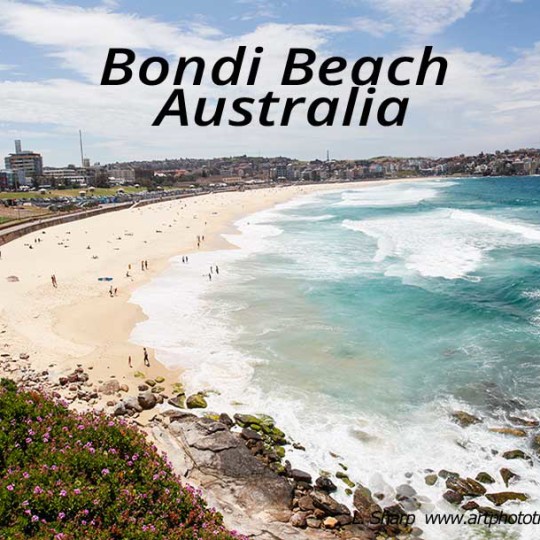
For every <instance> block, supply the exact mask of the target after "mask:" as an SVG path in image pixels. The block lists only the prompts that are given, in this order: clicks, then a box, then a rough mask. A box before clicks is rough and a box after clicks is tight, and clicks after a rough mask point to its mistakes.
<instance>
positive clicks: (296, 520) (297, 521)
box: [289, 512, 308, 529]
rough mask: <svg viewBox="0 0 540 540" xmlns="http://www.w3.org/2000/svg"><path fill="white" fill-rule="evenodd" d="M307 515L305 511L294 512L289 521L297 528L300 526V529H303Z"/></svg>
mask: <svg viewBox="0 0 540 540" xmlns="http://www.w3.org/2000/svg"><path fill="white" fill-rule="evenodd" d="M307 516H308V514H307V512H295V513H294V514H293V515H292V516H291V520H290V522H289V523H290V524H291V525H292V526H293V527H298V528H301V529H305V528H306V527H307V522H306V518H307Z"/></svg>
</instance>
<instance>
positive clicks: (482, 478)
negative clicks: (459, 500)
mask: <svg viewBox="0 0 540 540" xmlns="http://www.w3.org/2000/svg"><path fill="white" fill-rule="evenodd" d="M476 481H477V482H481V483H482V484H494V483H495V478H493V476H491V474H488V473H487V472H483V471H482V472H479V473H478V474H477V475H476Z"/></svg>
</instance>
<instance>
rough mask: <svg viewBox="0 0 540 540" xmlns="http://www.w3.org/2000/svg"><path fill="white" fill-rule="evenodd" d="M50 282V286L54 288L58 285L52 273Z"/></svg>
mask: <svg viewBox="0 0 540 540" xmlns="http://www.w3.org/2000/svg"><path fill="white" fill-rule="evenodd" d="M51 282H52V286H53V287H54V288H55V289H56V288H57V287H58V284H57V283H56V276H55V275H54V274H53V275H52V276H51Z"/></svg>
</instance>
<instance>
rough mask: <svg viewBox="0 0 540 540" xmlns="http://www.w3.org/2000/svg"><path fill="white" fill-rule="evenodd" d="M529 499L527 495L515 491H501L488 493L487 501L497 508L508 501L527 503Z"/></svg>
mask: <svg viewBox="0 0 540 540" xmlns="http://www.w3.org/2000/svg"><path fill="white" fill-rule="evenodd" d="M528 498H529V496H528V495H525V493H517V492H514V491H501V492H500V493H488V494H487V495H486V499H488V500H489V501H490V502H492V503H493V504H494V505H495V506H501V505H502V504H504V503H505V502H508V501H526V500H527V499H528Z"/></svg>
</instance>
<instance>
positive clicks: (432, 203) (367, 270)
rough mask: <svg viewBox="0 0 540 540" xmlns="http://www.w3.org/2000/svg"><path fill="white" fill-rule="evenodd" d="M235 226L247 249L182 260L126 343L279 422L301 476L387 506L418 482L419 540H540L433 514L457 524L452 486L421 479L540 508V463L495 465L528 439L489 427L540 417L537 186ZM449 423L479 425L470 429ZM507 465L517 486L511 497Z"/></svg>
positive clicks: (318, 205) (390, 188) (483, 183)
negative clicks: (461, 417) (468, 483)
mask: <svg viewBox="0 0 540 540" xmlns="http://www.w3.org/2000/svg"><path fill="white" fill-rule="evenodd" d="M236 226H237V229H238V234H230V235H227V236H226V238H227V240H229V241H230V242H231V244H233V245H235V246H236V247H237V249H230V250H221V251H214V252H200V253H196V254H193V255H190V262H189V264H183V263H182V261H181V257H176V258H175V259H173V260H172V261H171V266H170V268H169V269H168V270H167V271H166V272H165V273H164V274H162V275H161V276H160V277H158V278H156V279H154V280H153V281H152V282H151V283H149V284H147V285H145V286H144V287H142V288H141V289H139V290H137V291H136V292H135V293H134V295H133V298H132V302H135V303H137V304H139V305H141V306H142V308H143V310H144V312H145V313H146V314H147V316H148V319H147V320H146V321H144V322H141V323H139V324H138V325H137V327H136V328H135V330H134V331H133V334H132V340H133V341H134V342H136V343H139V344H144V345H146V346H151V347H153V348H155V349H156V354H157V356H158V358H159V360H160V361H161V362H163V363H164V364H167V365H180V366H182V367H183V368H184V369H185V372H184V378H183V380H184V381H185V383H186V387H187V389H188V391H199V390H209V391H211V394H210V397H209V400H208V401H209V410H215V411H219V412H221V411H227V412H229V413H234V412H248V413H267V414H270V415H272V416H273V417H274V418H275V420H276V422H277V425H278V426H280V427H281V428H282V429H283V431H285V432H286V433H287V434H288V435H289V436H290V438H291V439H292V440H294V441H297V442H299V443H301V444H302V445H303V446H304V447H305V448H306V450H305V451H302V450H295V449H293V448H289V449H288V451H287V459H289V460H290V461H291V463H292V464H293V465H294V466H297V467H299V468H302V469H304V470H307V471H309V472H311V473H312V474H313V475H314V476H317V475H318V474H319V473H320V472H321V471H326V472H329V473H331V474H334V473H335V472H336V471H338V470H340V465H339V464H340V463H343V464H346V466H347V467H348V471H347V474H348V475H349V477H350V478H351V480H353V481H354V482H359V483H362V484H363V485H365V486H367V487H369V488H370V489H371V490H372V492H374V493H378V494H380V495H381V496H384V499H383V502H382V504H383V506H384V504H392V503H393V502H394V501H395V493H396V488H398V486H400V485H403V484H410V485H411V486H412V487H413V488H414V489H415V490H416V491H417V493H418V500H419V501H420V503H421V504H420V508H419V509H418V510H417V511H416V513H417V515H418V520H417V522H416V525H417V526H419V527H420V528H422V529H423V530H424V531H425V534H424V536H423V537H424V538H427V539H431V538H432V539H439V538H440V539H457V538H460V539H461V538H524V539H529V538H530V539H533V538H534V539H536V538H538V537H539V534H538V527H534V526H513V527H511V526H501V528H499V529H497V528H493V529H491V530H490V531H487V532H486V530H484V529H482V528H471V527H465V528H463V527H462V526H458V525H455V526H450V525H445V526H441V527H438V526H425V525H424V523H423V515H424V514H426V513H429V512H433V511H437V512H442V513H450V512H453V511H455V510H454V509H453V507H452V506H451V505H450V504H449V503H447V502H446V501H444V500H443V499H442V494H443V493H444V491H446V489H445V488H444V483H443V481H442V480H441V479H440V480H439V481H438V483H437V484H436V485H435V486H428V485H426V483H425V476H426V474H428V473H429V472H430V471H435V472H437V471H439V470H441V469H447V470H451V471H455V472H458V473H459V474H461V475H462V476H463V477H466V476H469V477H472V478H474V477H475V476H476V474H477V473H479V472H481V471H485V472H488V473H489V474H491V475H492V476H493V477H494V478H495V479H496V480H497V482H496V484H494V485H493V486H489V491H490V492H497V491H507V490H508V489H511V490H512V491H519V492H524V493H527V494H528V495H530V496H531V499H530V500H529V501H528V502H526V503H520V504H512V503H507V504H506V505H505V506H504V510H505V511H506V512H519V511H523V512H533V511H535V510H536V511H540V505H539V502H538V500H539V497H540V485H539V480H540V476H539V475H538V469H537V468H538V465H539V463H538V461H537V460H536V461H535V465H534V466H533V465H531V464H530V463H529V462H527V461H524V460H512V461H508V460H506V459H504V458H503V457H502V453H503V452H505V451H507V450H513V449H522V450H524V451H525V452H527V453H528V454H531V455H532V454H533V451H532V450H531V447H530V437H525V438H516V437H512V436H505V435H501V434H499V433H493V432H490V431H489V429H488V428H490V427H503V426H508V425H510V424H509V420H508V418H509V417H510V416H519V417H524V418H531V417H532V418H540V407H539V397H540V396H539V382H540V178H539V177H512V178H505V177H499V178H468V179H441V180H439V181H431V180H429V181H421V182H406V183H399V184H398V183H396V184H387V185H383V184H381V185H380V186H377V185H376V186H371V187H365V188H360V189H357V188H351V189H342V190H336V191H331V192H321V193H317V194H312V195H308V196H304V197H301V198H298V199H295V200H292V201H291V202H289V203H286V204H281V205H278V206H276V207H275V208H272V209H269V210H265V211H263V212H259V213H257V214H254V215H251V216H247V217H245V218H244V219H242V220H240V221H239V222H237V223H236ZM214 265H218V267H219V274H215V273H214V275H213V276H212V278H213V279H212V280H211V281H210V280H209V279H208V273H209V268H210V266H214ZM456 410H464V411H468V412H470V413H472V414H475V415H477V416H480V417H481V418H483V420H484V421H483V423H481V424H477V425H473V426H470V427H468V428H462V427H460V426H459V425H457V424H456V423H454V422H453V421H452V419H451V417H450V415H451V413H452V412H453V411H456ZM502 467H508V468H510V469H511V470H512V471H513V472H515V473H516V474H518V475H519V477H520V479H519V480H518V481H517V482H515V483H514V484H512V486H511V487H510V488H508V489H507V488H506V486H505V485H504V483H503V482H502V479H501V476H500V473H499V471H500V469H501V468H502ZM335 482H336V483H337V484H338V485H339V486H340V490H339V493H338V494H337V498H338V499H339V500H341V501H342V502H345V503H346V504H348V505H349V506H350V505H351V503H352V498H351V497H350V496H348V495H347V494H346V493H345V490H344V488H345V487H346V486H345V485H344V484H342V483H341V482H340V481H339V480H335ZM486 505H490V504H489V503H486ZM490 506H491V505H490ZM506 533H508V534H509V536H507V535H506ZM500 534H503V536H499V535H500Z"/></svg>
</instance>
